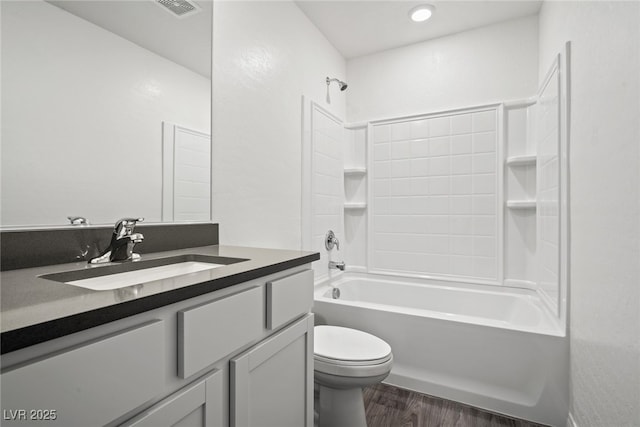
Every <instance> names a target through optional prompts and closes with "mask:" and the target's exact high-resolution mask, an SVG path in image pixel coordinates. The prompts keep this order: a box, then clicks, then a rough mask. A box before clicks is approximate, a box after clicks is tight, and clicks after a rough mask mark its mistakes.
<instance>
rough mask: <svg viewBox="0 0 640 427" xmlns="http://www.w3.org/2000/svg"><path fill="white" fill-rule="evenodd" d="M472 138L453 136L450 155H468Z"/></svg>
mask: <svg viewBox="0 0 640 427" xmlns="http://www.w3.org/2000/svg"><path fill="white" fill-rule="evenodd" d="M472 140H473V136H472V135H471V134H468V135H455V136H452V137H451V154H470V153H471V147H472V143H471V142H472Z"/></svg>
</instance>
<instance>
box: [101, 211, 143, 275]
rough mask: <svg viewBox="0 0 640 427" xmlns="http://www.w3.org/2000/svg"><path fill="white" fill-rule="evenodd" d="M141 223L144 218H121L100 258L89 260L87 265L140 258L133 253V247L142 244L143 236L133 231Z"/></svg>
mask: <svg viewBox="0 0 640 427" xmlns="http://www.w3.org/2000/svg"><path fill="white" fill-rule="evenodd" d="M141 221H144V218H123V219H121V220H119V221H118V222H116V225H115V227H114V228H113V234H112V235H111V243H109V247H108V248H107V249H106V250H105V251H104V252H103V253H102V254H101V255H100V256H98V257H96V258H92V259H90V260H89V263H90V264H100V263H103V262H111V261H131V260H136V259H138V258H140V255H139V254H134V253H133V247H134V246H135V245H136V243H140V242H142V241H143V240H144V236H143V235H142V234H141V233H134V232H133V230H134V228H135V227H136V224H137V223H138V222H141Z"/></svg>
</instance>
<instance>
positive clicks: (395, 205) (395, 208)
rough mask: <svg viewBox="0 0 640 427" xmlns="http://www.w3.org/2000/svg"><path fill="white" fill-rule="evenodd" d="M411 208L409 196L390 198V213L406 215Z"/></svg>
mask: <svg viewBox="0 0 640 427" xmlns="http://www.w3.org/2000/svg"><path fill="white" fill-rule="evenodd" d="M410 210H411V198H410V197H392V198H391V213H392V214H393V215H407V214H409V213H410Z"/></svg>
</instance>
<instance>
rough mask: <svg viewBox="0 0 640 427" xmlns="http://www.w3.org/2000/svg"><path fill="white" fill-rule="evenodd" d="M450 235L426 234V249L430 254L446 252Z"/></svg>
mask: <svg viewBox="0 0 640 427" xmlns="http://www.w3.org/2000/svg"><path fill="white" fill-rule="evenodd" d="M449 240H450V237H449V236H447V235H442V234H441V235H437V234H433V235H429V236H427V242H426V243H427V246H426V247H427V251H428V252H429V253H432V254H448V253H449V251H450V246H449Z"/></svg>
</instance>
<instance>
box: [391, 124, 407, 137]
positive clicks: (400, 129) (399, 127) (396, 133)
mask: <svg viewBox="0 0 640 427" xmlns="http://www.w3.org/2000/svg"><path fill="white" fill-rule="evenodd" d="M405 139H411V123H410V122H400V123H392V124H391V141H401V140H405Z"/></svg>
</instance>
